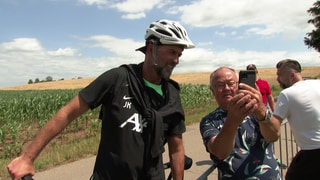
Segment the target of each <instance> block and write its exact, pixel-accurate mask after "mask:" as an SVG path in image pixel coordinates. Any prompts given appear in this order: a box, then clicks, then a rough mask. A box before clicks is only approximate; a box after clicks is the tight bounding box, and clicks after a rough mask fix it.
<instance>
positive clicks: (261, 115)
mask: <svg viewBox="0 0 320 180" xmlns="http://www.w3.org/2000/svg"><path fill="white" fill-rule="evenodd" d="M241 87H242V88H244V89H245V90H247V91H248V93H249V94H251V97H252V98H254V99H256V101H257V104H256V107H255V108H254V109H253V111H252V115H253V116H254V117H255V118H256V120H257V121H258V122H259V127H260V131H261V134H262V136H263V138H264V140H265V141H266V142H274V141H277V140H278V139H279V136H280V121H278V120H277V119H276V118H275V117H274V116H273V115H271V117H270V120H269V121H267V122H263V120H264V119H265V118H266V115H267V110H266V106H265V105H264V103H263V102H262V97H261V93H260V92H259V91H258V90H257V89H254V88H251V87H249V86H247V85H241Z"/></svg>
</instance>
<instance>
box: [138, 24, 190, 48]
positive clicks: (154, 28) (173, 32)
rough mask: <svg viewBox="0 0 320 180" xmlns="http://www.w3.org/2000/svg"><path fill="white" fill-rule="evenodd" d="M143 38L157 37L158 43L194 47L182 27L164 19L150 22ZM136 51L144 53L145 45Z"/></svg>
mask: <svg viewBox="0 0 320 180" xmlns="http://www.w3.org/2000/svg"><path fill="white" fill-rule="evenodd" d="M144 38H145V39H146V40H149V39H158V40H159V43H160V44H166V45H182V46H184V47H185V48H187V49H188V48H194V47H195V46H194V44H193V43H192V41H191V40H190V39H189V37H188V34H187V31H186V30H185V29H184V27H182V26H181V25H180V24H179V23H178V22H175V21H170V20H165V19H163V20H159V21H155V22H152V23H151V24H150V26H149V28H148V29H147V30H146V35H145V36H144ZM136 51H141V52H143V53H145V51H146V46H143V47H141V48H139V49H136Z"/></svg>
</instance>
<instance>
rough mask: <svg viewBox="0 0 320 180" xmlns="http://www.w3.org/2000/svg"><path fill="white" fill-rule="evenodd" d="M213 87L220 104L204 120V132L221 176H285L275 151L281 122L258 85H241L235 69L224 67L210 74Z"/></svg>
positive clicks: (230, 177)
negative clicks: (254, 86)
mask: <svg viewBox="0 0 320 180" xmlns="http://www.w3.org/2000/svg"><path fill="white" fill-rule="evenodd" d="M238 87H239V88H240V89H238ZM210 89H211V91H212V93H213V95H214V97H215V99H216V101H217V103H218V107H217V108H216V109H215V110H214V111H213V112H211V113H209V114H208V115H206V116H205V117H204V118H203V119H202V120H201V122H200V132H201V136H202V139H203V142H204V145H205V147H206V150H207V151H208V152H209V153H210V157H211V159H212V160H213V161H214V162H215V163H217V167H218V169H219V172H220V173H219V174H220V175H221V177H220V178H221V179H264V180H266V179H270V180H271V179H273V180H279V179H281V176H280V172H279V167H278V165H277V161H276V159H275V157H274V153H273V142H274V141H277V140H278V138H279V131H280V122H279V121H278V120H276V119H275V118H274V117H273V116H272V113H271V111H270V110H268V109H267V108H266V106H265V105H264V103H263V101H262V96H261V94H260V91H259V90H258V89H257V87H256V88H252V87H250V86H248V85H246V84H243V83H240V84H238V76H237V74H236V72H235V70H233V69H231V68H228V67H220V68H218V69H217V70H215V71H214V72H213V73H212V74H211V76H210ZM220 178H219V179H220Z"/></svg>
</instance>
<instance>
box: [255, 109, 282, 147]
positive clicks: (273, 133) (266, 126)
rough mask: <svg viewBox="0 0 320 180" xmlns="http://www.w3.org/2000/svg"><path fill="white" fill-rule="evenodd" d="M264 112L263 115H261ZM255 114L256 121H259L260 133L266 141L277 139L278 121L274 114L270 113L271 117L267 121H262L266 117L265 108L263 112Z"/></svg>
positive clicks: (278, 132)
mask: <svg viewBox="0 0 320 180" xmlns="http://www.w3.org/2000/svg"><path fill="white" fill-rule="evenodd" d="M262 114H264V115H262ZM262 114H260V115H257V116H256V119H257V121H258V122H259V127H260V131H261V134H262V136H263V138H264V139H265V141H266V142H275V141H277V140H278V139H279V136H280V125H281V123H280V121H279V120H278V119H277V118H275V116H274V115H271V118H270V120H269V121H267V122H263V120H264V119H265V117H266V110H265V112H264V113H262Z"/></svg>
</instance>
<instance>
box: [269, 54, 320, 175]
mask: <svg viewBox="0 0 320 180" xmlns="http://www.w3.org/2000/svg"><path fill="white" fill-rule="evenodd" d="M276 68H277V81H278V82H279V84H280V86H281V88H283V89H284V90H282V91H281V92H280V95H279V97H278V99H277V103H276V108H275V111H274V113H273V115H274V116H275V117H276V118H277V119H278V120H279V121H280V122H281V121H282V120H284V119H286V118H287V120H288V123H289V125H290V127H291V130H292V133H293V136H294V138H295V141H296V143H297V145H298V146H299V148H300V151H299V152H298V153H297V154H296V155H295V157H294V158H293V159H292V161H291V163H290V166H289V168H288V170H287V173H286V177H285V178H286V180H293V179H299V180H301V179H315V178H317V177H319V173H318V172H317V171H318V170H319V168H318V167H319V166H318V163H319V162H320V80H304V79H303V77H302V75H301V65H300V63H299V62H298V61H296V60H292V59H285V60H282V61H280V62H278V63H277V65H276Z"/></svg>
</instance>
